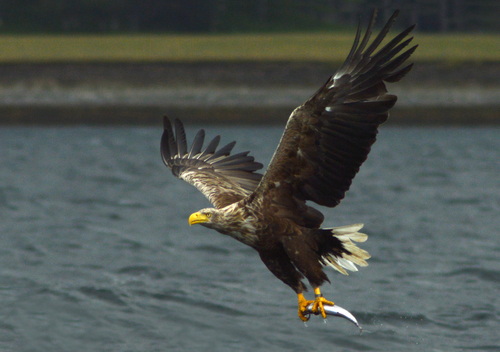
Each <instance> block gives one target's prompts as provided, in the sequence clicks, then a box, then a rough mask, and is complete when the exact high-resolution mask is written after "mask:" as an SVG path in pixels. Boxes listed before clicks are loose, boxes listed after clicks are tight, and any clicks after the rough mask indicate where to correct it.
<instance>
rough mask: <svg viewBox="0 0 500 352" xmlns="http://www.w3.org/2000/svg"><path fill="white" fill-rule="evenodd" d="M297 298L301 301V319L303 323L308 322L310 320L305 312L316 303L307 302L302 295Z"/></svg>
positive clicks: (299, 294)
mask: <svg viewBox="0 0 500 352" xmlns="http://www.w3.org/2000/svg"><path fill="white" fill-rule="evenodd" d="M297 297H298V299H299V318H300V319H301V320H302V321H303V322H306V321H308V320H309V318H308V317H306V316H305V315H304V312H305V311H306V308H307V306H308V305H310V304H311V303H314V301H308V300H306V299H305V297H304V295H303V294H302V293H298V294H297Z"/></svg>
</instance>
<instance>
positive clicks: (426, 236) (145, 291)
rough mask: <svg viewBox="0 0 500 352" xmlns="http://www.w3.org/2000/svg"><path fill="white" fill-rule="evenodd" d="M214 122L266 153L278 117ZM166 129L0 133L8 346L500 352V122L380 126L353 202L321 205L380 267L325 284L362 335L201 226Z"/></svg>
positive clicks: (264, 157) (3, 315)
mask: <svg viewBox="0 0 500 352" xmlns="http://www.w3.org/2000/svg"><path fill="white" fill-rule="evenodd" d="M198 127H199V126H192V127H190V128H189V129H188V133H189V135H190V136H191V138H192V136H193V135H194V132H195V130H196V129H197V128H198ZM207 132H208V133H207V134H208V135H209V136H214V135H215V134H219V133H220V134H221V135H222V136H223V141H225V142H230V141H232V140H238V144H237V146H236V150H239V151H241V150H252V154H253V155H254V156H256V158H257V160H259V161H262V162H263V163H267V162H268V160H269V159H270V157H271V155H272V153H273V152H274V148H275V147H276V144H277V142H278V140H279V137H280V135H281V132H282V128H281V127H255V128H253V127H248V126H245V127H227V128H221V127H217V128H215V127H214V128H209V129H208V131H207ZM160 136H161V130H160V129H159V128H125V127H124V128H88V127H67V128H36V127H27V128H20V127H11V128H7V127H4V128H1V129H0V147H1V150H2V151H3V153H1V154H0V162H1V165H2V168H1V169H0V220H1V221H0V234H1V236H0V265H1V271H0V350H2V351H190V350H192V351H195V350H212V351H256V350H257V351H259V350H262V351H304V350H311V351H316V350H318V351H320V350H321V351H325V350H329V351H330V350H332V351H353V350H360V351H400V350H401V351H403V350H404V351H461V350H466V351H470V350H474V351H488V350H489V351H494V350H498V349H500V337H499V335H498V331H499V328H500V304H499V298H498V297H499V296H500V264H499V262H498V252H499V251H500V242H499V240H498V238H499V236H498V229H499V228H500V216H499V215H500V192H499V189H500V177H498V175H499V174H500V163H499V160H500V129H497V128H477V129H466V128H432V129H431V128H408V127H405V128H393V127H385V128H382V130H381V133H380V134H379V141H378V142H377V143H376V144H375V145H374V147H373V150H372V153H371V154H370V157H369V159H368V161H367V162H366V163H365V164H364V165H363V167H362V170H361V172H360V173H359V174H358V176H357V177H356V179H355V181H354V183H353V186H352V188H351V190H350V191H349V192H348V194H347V197H346V199H345V200H344V201H343V202H342V203H341V205H340V206H339V207H337V208H335V209H327V208H323V209H322V211H323V212H324V213H325V215H326V221H325V226H339V225H345V224H351V223H358V222H362V223H364V224H365V229H364V231H365V232H366V233H367V234H368V235H369V240H368V241H367V242H366V243H365V244H363V248H365V249H367V250H368V251H369V252H370V254H371V255H372V258H371V259H370V261H369V262H370V265H369V266H368V267H367V268H363V269H361V270H360V271H359V272H357V273H353V274H351V275H349V276H348V277H344V276H342V275H340V274H338V273H336V272H334V271H333V270H328V275H329V277H330V279H331V281H332V285H328V284H327V285H325V286H324V287H323V293H324V295H325V297H326V298H328V299H331V300H333V301H335V302H336V303H337V304H339V305H340V306H342V307H344V308H346V309H348V310H350V311H351V312H352V313H353V314H354V315H355V316H356V317H357V318H358V320H359V321H360V323H361V324H362V325H363V327H364V329H365V332H364V333H363V334H362V335H359V334H358V331H357V329H356V328H355V327H354V326H353V325H351V324H350V323H349V322H347V321H345V320H342V319H339V318H330V319H328V321H327V323H326V324H324V323H323V320H322V319H320V318H317V317H313V318H312V319H311V321H310V322H309V323H308V327H304V325H303V324H302V322H301V321H300V320H299V319H298V317H297V313H296V310H297V304H296V296H295V294H294V293H293V291H292V290H290V288H288V287H287V286H285V285H284V284H282V283H281V282H280V281H278V280H277V279H275V278H274V277H273V275H272V274H271V273H270V272H268V271H267V269H266V268H265V267H264V265H263V264H262V263H261V262H260V259H259V258H258V255H257V253H255V252H254V251H253V250H252V249H250V248H247V247H245V246H244V245H242V244H240V243H238V242H236V241H234V240H232V239H231V238H227V237H224V236H222V235H220V234H218V233H216V232H213V231H210V230H208V229H205V228H202V227H199V226H194V227H189V226H188V225H187V218H188V216H189V214H191V213H192V212H193V211H196V210H198V209H200V208H203V207H206V206H208V205H209V203H208V201H207V200H205V199H204V198H203V196H202V195H201V194H200V193H199V192H198V191H197V190H196V189H194V188H192V187H190V186H189V185H187V184H184V183H183V182H181V181H179V180H177V179H175V178H174V177H172V175H171V174H170V173H169V172H168V170H167V169H166V168H165V167H164V166H163V165H162V163H161V160H160V157H159V151H158V144H159V138H160ZM309 296H311V294H309Z"/></svg>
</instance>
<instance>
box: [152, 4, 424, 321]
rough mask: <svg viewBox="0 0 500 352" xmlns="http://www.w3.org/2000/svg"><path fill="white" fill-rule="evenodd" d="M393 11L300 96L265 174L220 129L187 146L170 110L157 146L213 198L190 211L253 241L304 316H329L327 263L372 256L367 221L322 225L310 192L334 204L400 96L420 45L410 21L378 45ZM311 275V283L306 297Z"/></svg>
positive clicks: (344, 266)
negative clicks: (390, 85) (395, 85)
mask: <svg viewBox="0 0 500 352" xmlns="http://www.w3.org/2000/svg"><path fill="white" fill-rule="evenodd" d="M396 16H397V12H395V13H394V14H393V15H392V16H391V18H390V19H389V20H388V22H387V24H386V25H385V26H384V27H383V28H382V30H381V31H380V33H379V34H378V36H377V37H376V38H375V39H374V40H373V41H372V42H371V43H369V41H370V36H371V33H372V28H373V25H374V23H375V18H376V13H375V12H374V14H373V16H372V18H371V20H370V23H369V25H368V28H367V30H366V32H365V34H364V36H363V38H361V28H360V26H358V30H357V33H356V37H355V39H354V44H353V46H352V49H351V51H350V52H349V54H348V56H347V59H346V60H345V62H344V64H343V65H342V66H341V67H340V68H339V69H338V71H337V72H336V73H335V74H334V75H333V76H331V77H330V78H329V79H328V80H327V81H326V83H325V84H324V85H323V86H322V87H321V88H320V89H319V90H318V91H317V92H316V93H315V94H314V95H313V96H312V97H311V98H310V99H309V100H307V101H306V102H305V103H304V104H302V105H301V106H299V107H297V108H296V109H295V110H294V111H293V112H292V114H291V115H290V117H289V119H288V122H287V125H286V128H285V131H284V133H283V136H282V137H281V141H280V143H279V145H278V148H277V150H276V152H275V153H274V156H273V158H272V160H271V162H270V164H269V167H268V168H267V170H266V172H265V173H264V175H262V174H260V173H257V172H256V171H258V170H260V169H262V164H260V163H258V162H256V161H255V160H254V158H253V157H252V156H250V155H249V152H242V153H237V154H233V155H231V151H232V149H233V147H234V145H235V142H232V143H229V144H227V145H226V146H224V147H222V148H219V149H217V147H218V144H219V141H220V137H219V136H217V137H215V138H214V139H213V140H212V141H211V142H210V143H208V145H207V146H206V147H205V148H204V147H203V145H204V139H205V132H204V131H203V130H200V131H199V132H198V134H197V135H196V137H195V138H194V142H193V144H192V145H191V147H190V148H188V145H187V138H186V133H185V131H184V127H183V125H182V123H181V122H180V121H179V120H177V119H176V120H175V121H174V124H173V125H172V123H171V121H170V120H169V119H168V118H167V117H165V118H164V132H163V136H162V139H161V155H162V158H163V161H164V163H165V165H166V166H167V167H168V168H170V169H171V170H172V173H173V174H174V175H175V176H176V177H178V178H180V179H182V180H184V181H186V182H188V183H189V184H191V185H193V186H195V187H196V188H198V189H199V190H200V191H201V192H202V193H203V194H204V195H205V196H206V197H207V198H208V199H209V200H210V202H211V203H212V204H213V205H214V206H215V208H207V209H202V210H200V211H198V212H196V213H193V214H192V215H191V216H190V217H189V224H190V225H193V224H201V225H203V226H206V227H208V228H212V229H215V230H217V231H219V232H220V233H222V234H225V235H229V236H231V237H233V238H235V239H237V240H238V241H240V242H243V243H244V244H246V245H249V246H250V247H252V248H254V249H255V250H256V251H257V252H258V253H259V255H260V258H261V259H262V261H263V262H264V264H265V265H266V266H267V268H268V269H269V270H270V271H271V272H272V273H273V274H274V275H275V276H276V277H277V278H278V279H280V280H281V281H283V282H284V283H285V284H287V285H288V286H290V287H291V288H292V289H293V290H294V291H295V293H296V294H297V297H298V301H299V317H300V318H301V319H302V320H303V321H306V320H307V319H308V318H307V317H306V315H305V314H304V313H305V312H306V308H307V306H308V305H310V304H313V308H312V311H313V312H314V313H318V314H321V315H322V316H323V317H324V318H326V314H325V311H324V308H323V305H333V302H330V301H327V300H326V299H325V298H323V296H322V294H321V292H320V289H319V287H320V286H321V285H322V284H323V283H324V282H325V281H329V280H328V277H327V276H326V274H325V272H324V271H323V266H331V267H333V268H334V269H336V270H338V271H339V272H341V273H343V274H347V271H346V270H351V271H356V270H357V268H356V265H358V266H366V265H367V263H366V260H367V259H368V258H369V257H370V256H369V254H368V252H366V251H364V250H362V249H360V248H359V247H358V246H357V245H356V244H355V243H354V242H364V241H365V240H366V239H367V236H366V235H365V234H362V233H360V232H359V230H360V229H361V228H362V227H363V225H361V224H357V225H350V226H342V227H336V228H320V226H321V224H322V222H323V220H324V217H323V214H322V213H321V212H319V211H318V210H316V209H315V208H313V207H311V206H309V205H308V204H307V203H306V202H307V201H311V202H314V203H316V204H319V205H323V206H327V207H335V206H336V205H337V204H339V203H340V201H341V200H342V199H343V198H344V196H345V193H346V191H347V190H348V189H349V187H350V185H351V182H352V180H353V178H354V176H355V175H356V173H357V172H358V171H359V168H360V166H361V164H362V163H363V162H364V161H365V160H366V158H367V156H368V153H369V152H370V148H371V145H372V144H373V143H374V142H375V140H376V135H377V130H378V127H379V125H380V124H382V123H383V122H385V121H386V120H387V118H388V116H389V113H388V111H389V109H390V108H392V107H393V106H394V104H395V103H396V100H397V97H396V96H394V95H391V94H388V92H387V89H386V84H385V82H397V81H399V80H400V79H401V78H403V77H404V76H405V75H406V74H407V73H408V72H409V71H410V69H411V67H412V64H408V65H404V63H405V62H406V60H407V59H408V58H409V57H410V56H411V54H412V53H413V52H414V51H415V49H416V47H417V46H413V47H411V48H408V49H407V46H408V44H409V43H410V41H411V40H412V38H408V39H405V38H406V37H407V36H408V34H409V33H410V32H411V30H412V29H413V26H411V27H409V28H407V29H406V30H404V31H402V32H401V33H400V34H398V35H397V36H396V37H394V38H393V39H392V40H390V41H389V42H388V43H387V44H385V45H384V46H383V47H382V48H379V47H380V44H381V42H382V41H383V39H384V38H385V36H386V35H387V33H388V32H389V30H390V28H391V26H392V24H393V22H394V20H395V18H396ZM304 278H306V279H307V280H308V282H309V284H310V285H311V286H312V287H313V289H314V292H315V299H314V301H308V300H306V299H305V297H304V295H303V292H304V291H306V290H307V289H306V286H305V284H304V283H303V282H302V280H303V279H304Z"/></svg>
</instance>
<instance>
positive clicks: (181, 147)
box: [160, 116, 262, 208]
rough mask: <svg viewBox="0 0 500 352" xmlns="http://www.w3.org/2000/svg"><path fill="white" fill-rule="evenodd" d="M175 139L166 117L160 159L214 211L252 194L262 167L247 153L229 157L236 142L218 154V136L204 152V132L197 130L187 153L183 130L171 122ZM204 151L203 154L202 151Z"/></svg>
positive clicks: (178, 124) (260, 176) (176, 122)
mask: <svg viewBox="0 0 500 352" xmlns="http://www.w3.org/2000/svg"><path fill="white" fill-rule="evenodd" d="M174 125H175V126H174V127H175V136H174V130H173V128H172V124H171V123H170V120H169V119H168V117H166V116H165V117H164V120H163V127H164V131H163V135H162V138H161V146H160V150H161V156H162V159H163V162H164V163H165V165H166V166H167V167H168V168H169V169H171V170H172V173H173V174H174V176H176V177H178V178H180V179H182V180H184V181H186V182H188V183H189V184H191V185H193V186H195V187H196V188H198V190H200V191H201V192H202V193H203V194H204V195H205V197H207V198H208V199H209V200H210V202H211V203H212V204H213V205H214V206H216V207H217V208H223V207H225V206H227V205H229V204H232V203H234V202H237V201H239V200H241V199H243V198H245V197H246V196H248V195H249V194H251V193H252V192H253V191H254V190H255V188H256V187H257V185H258V184H259V181H260V179H261V178H262V175H261V174H258V173H255V172H254V171H256V170H260V169H262V164H260V163H257V162H255V161H254V158H253V157H252V156H249V155H248V153H249V152H242V153H238V154H234V155H230V153H231V150H232V149H233V147H234V145H235V144H236V142H232V143H229V144H227V145H226V146H224V147H222V148H220V149H219V150H217V146H218V145H219V141H220V136H217V137H215V138H214V139H213V140H212V141H211V142H210V143H209V144H208V145H207V147H206V148H205V149H203V142H204V140H205V131H204V130H200V131H199V132H198V134H197V135H196V137H195V138H194V141H193V144H192V146H191V148H190V149H189V150H188V147H187V140H186V133H185V131H184V126H183V125H182V123H181V122H180V121H179V120H177V119H176V120H175V121H174ZM202 149H203V150H202Z"/></svg>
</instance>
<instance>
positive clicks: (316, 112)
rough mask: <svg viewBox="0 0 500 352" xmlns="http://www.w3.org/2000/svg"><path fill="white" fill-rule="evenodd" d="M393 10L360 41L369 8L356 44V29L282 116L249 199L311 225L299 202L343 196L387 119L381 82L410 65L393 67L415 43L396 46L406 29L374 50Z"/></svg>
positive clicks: (391, 100)
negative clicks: (328, 71)
mask: <svg viewBox="0 0 500 352" xmlns="http://www.w3.org/2000/svg"><path fill="white" fill-rule="evenodd" d="M396 16H397V12H395V13H394V14H393V15H392V16H391V18H390V19H389V21H388V23H387V24H386V25H385V26H384V28H383V29H382V30H381V32H380V34H379V35H378V36H377V37H376V38H375V39H374V41H373V42H372V44H370V45H369V46H368V47H366V46H367V45H368V42H369V38H370V34H371V31H372V27H373V24H374V22H375V17H376V13H375V12H374V14H373V16H372V19H371V21H370V25H369V27H368V30H367V32H366V34H365V35H364V37H363V39H362V40H361V42H360V38H361V30H360V29H359V27H358V31H357V33H356V38H355V41H354V45H353V47H352V49H351V51H350V53H349V55H348V57H347V59H346V61H345V62H344V64H343V65H342V66H341V67H340V68H339V70H338V71H337V73H336V74H335V75H334V76H332V77H330V78H329V79H328V81H327V82H326V83H325V84H324V85H323V86H322V87H321V88H320V89H319V90H318V91H317V92H316V93H315V94H314V95H313V96H312V97H311V98H310V99H309V100H308V101H306V102H305V103H304V104H303V105H302V106H299V107H298V108H297V109H295V111H294V112H293V113H292V115H291V116H290V118H289V120H288V122H287V126H286V128H285V132H284V133H283V136H282V138H281V141H280V144H279V146H278V148H277V150H276V153H275V154H274V156H273V159H272V160H271V163H270V165H269V168H268V169H267V171H266V173H265V175H264V177H263V179H262V181H261V183H260V185H259V187H258V188H257V190H256V192H255V194H254V195H252V197H251V198H250V200H251V201H256V204H260V206H261V207H266V206H270V207H274V212H275V213H278V214H280V213H282V214H284V215H283V216H284V217H288V218H291V219H293V220H294V221H296V222H297V223H299V224H300V223H305V224H311V223H313V224H314V225H315V226H319V224H320V222H321V220H322V219H321V218H320V217H319V216H318V215H317V213H319V212H317V213H316V214H314V215H313V216H312V217H311V210H309V209H310V208H304V205H305V201H307V200H311V201H313V202H315V203H317V204H320V205H324V206H328V207H334V206H336V205H337V204H338V203H339V202H340V201H341V199H343V198H344V195H345V192H346V191H347V190H348V189H349V187H350V185H351V182H352V180H353V178H354V176H355V175H356V173H357V172H358V170H359V167H360V166H361V164H362V163H363V162H364V161H365V160H366V158H367V156H368V153H369V152H370V148H371V145H372V144H373V143H374V142H375V139H376V134H377V129H378V126H379V125H380V124H381V123H383V122H385V121H386V120H387V118H388V116H389V113H388V111H389V109H390V108H392V107H393V106H394V104H395V103H396V100H397V98H396V96H394V95H390V94H388V93H387V90H386V86H385V83H384V81H385V82H396V81H398V80H399V79H401V78H402V77H403V76H404V75H405V74H406V73H408V71H409V70H410V69H411V64H410V65H408V66H405V67H402V68H400V66H401V65H402V64H403V63H404V62H405V61H406V60H407V59H408V58H409V57H410V55H411V54H412V53H413V52H414V50H415V48H416V46H414V47H412V48H410V49H408V50H407V51H404V52H403V49H404V48H405V47H406V46H407V45H408V44H409V42H410V41H411V38H410V39H408V40H404V38H405V37H406V36H407V35H408V33H410V31H411V30H412V29H413V27H409V28H408V29H406V30H404V31H403V32H401V34H399V35H398V36H396V37H395V38H394V39H393V40H391V41H389V42H388V43H387V44H386V45H385V46H384V47H383V48H381V49H379V51H378V52H376V50H377V48H378V46H379V45H380V43H381V42H382V40H383V39H384V37H385V36H386V35H387V33H388V32H389V29H390V27H391V25H392V23H393V22H394V20H395V18H396ZM403 40H404V41H403ZM285 208H287V211H288V212H287V211H285V210H284V209H285ZM305 210H307V211H305ZM304 211H305V212H304ZM301 216H302V218H301ZM297 219H298V220H297ZM318 222H319V223H318Z"/></svg>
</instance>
